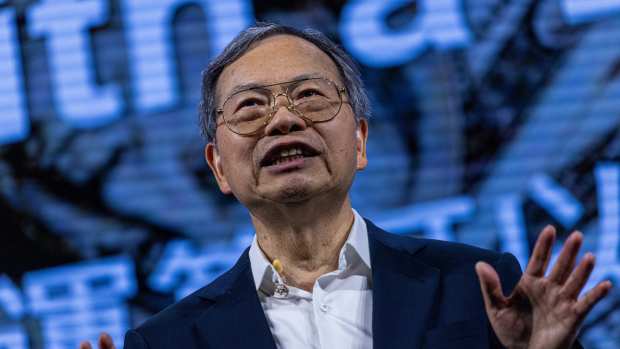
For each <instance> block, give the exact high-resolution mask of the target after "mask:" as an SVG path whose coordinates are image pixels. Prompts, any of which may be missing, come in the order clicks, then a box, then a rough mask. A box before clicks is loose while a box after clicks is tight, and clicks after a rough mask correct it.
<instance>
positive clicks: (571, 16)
mask: <svg viewBox="0 0 620 349" xmlns="http://www.w3.org/2000/svg"><path fill="white" fill-rule="evenodd" d="M562 10H563V11H564V15H565V16H566V19H567V20H568V22H569V23H572V24H580V23H584V22H591V21H595V20H598V19H600V18H602V17H608V16H613V15H617V14H618V13H620V0H563V1H562Z"/></svg>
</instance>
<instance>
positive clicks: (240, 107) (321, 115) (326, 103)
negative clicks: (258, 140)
mask: <svg viewBox="0 0 620 349" xmlns="http://www.w3.org/2000/svg"><path fill="white" fill-rule="evenodd" d="M287 90H288V96H289V98H290V100H291V102H292V104H293V107H294V111H295V112H297V113H298V114H300V115H301V116H303V117H304V118H306V119H309V120H312V121H313V122H323V121H328V120H331V119H332V118H333V117H334V116H336V114H338V112H339V111H340V107H341V105H342V99H341V96H340V92H339V91H338V88H337V87H336V86H335V85H334V84H332V83H331V82H329V81H328V80H325V79H322V78H316V79H307V80H301V81H297V82H293V83H291V84H290V85H289V87H288V89H287ZM272 98H273V94H272V92H271V91H270V90H268V89H266V88H253V89H249V90H245V91H240V92H237V93H235V94H233V95H232V96H230V98H228V99H227V100H226V102H224V105H223V106H222V109H223V116H224V121H225V122H226V125H227V126H228V128H230V130H231V131H233V132H236V133H238V134H242V135H249V134H252V133H254V132H256V131H258V130H259V129H260V128H261V127H263V126H265V124H266V123H267V118H268V117H269V115H270V113H271V112H272V105H273V103H274V101H272V100H271V99H272Z"/></svg>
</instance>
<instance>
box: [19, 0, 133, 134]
mask: <svg viewBox="0 0 620 349" xmlns="http://www.w3.org/2000/svg"><path fill="white" fill-rule="evenodd" d="M107 6H108V5H107V3H105V2H104V1H102V0H83V1H77V0H45V1H42V2H41V3H40V4H37V5H35V6H33V7H32V8H30V9H29V10H28V32H29V33H30V35H32V36H34V37H46V39H47V40H46V43H47V49H48V54H49V57H50V61H49V62H50V70H51V72H50V73H51V76H52V83H53V87H54V99H55V103H56V107H57V108H58V112H59V113H60V117H61V118H62V119H64V120H66V121H67V122H69V123H71V124H73V125H74V126H77V127H95V126H99V125H101V124H103V123H106V122H109V121H110V120H111V119H113V118H117V117H119V116H120V111H121V108H122V99H121V94H120V90H119V88H118V86H116V85H110V84H108V85H106V86H103V87H97V86H95V81H94V80H95V79H94V75H95V74H94V65H93V59H92V55H91V52H90V49H89V37H88V35H89V34H88V31H87V28H88V27H89V26H95V25H99V24H102V23H103V22H104V21H105V20H106V18H107V17H108V12H107V10H108V9H107Z"/></svg>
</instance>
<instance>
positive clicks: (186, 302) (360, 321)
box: [83, 24, 611, 349]
mask: <svg viewBox="0 0 620 349" xmlns="http://www.w3.org/2000/svg"><path fill="white" fill-rule="evenodd" d="M203 98H204V100H203V103H202V111H203V116H202V124H203V128H204V132H205V133H206V135H207V137H208V139H209V142H208V144H207V146H206V148H205V156H206V160H207V162H208V164H209V167H210V168H211V170H212V172H213V175H214V176H215V178H216V179H217V183H218V185H219V187H220V189H221V191H222V192H223V193H225V194H232V195H234V196H235V197H236V198H237V199H238V200H239V201H240V202H241V203H242V204H243V205H244V206H245V207H247V209H248V211H249V213H250V217H251V219H252V223H253V225H254V229H255V232H256V236H255V239H254V241H253V242H252V245H251V246H250V247H249V249H248V250H246V251H245V252H244V253H243V255H242V256H241V257H240V259H239V261H238V262H237V263H236V265H235V266H234V267H233V268H232V269H230V270H229V271H228V272H226V273H225V274H224V275H222V276H221V277H220V278H218V279H217V280H215V281H214V282H213V283H211V284H210V285H207V286H206V287H204V288H202V289H200V290H198V291H197V292H195V293H194V294H192V295H190V296H188V297H187V298H185V299H183V300H181V301H180V302H179V303H177V304H175V305H172V306H171V307H169V308H167V309H165V310H164V311H162V312H161V313H159V314H157V315H156V316H154V317H153V318H151V319H150V320H148V321H147V322H146V323H144V324H143V325H141V326H140V327H138V328H137V329H135V330H131V331H129V332H128V333H127V335H126V339H125V348H127V349H134V348H152V349H159V348H161V349H163V348H183V349H190V348H272V349H275V348H372V347H375V348H423V347H428V348H496V347H508V348H570V347H572V346H579V344H578V343H576V342H575V338H576V336H577V333H578V329H579V327H580V324H581V323H582V321H583V319H584V317H585V316H586V314H588V312H589V311H590V309H591V308H592V307H593V306H594V305H595V304H596V303H597V302H598V301H599V300H600V299H602V298H603V297H604V296H605V295H606V294H607V292H608V291H609V289H610V288H611V283H610V282H609V281H604V282H602V283H600V284H598V285H597V286H596V287H594V288H593V289H592V290H590V291H589V292H587V293H585V295H583V296H582V297H579V295H580V292H581V290H582V288H583V287H584V285H585V283H586V281H587V279H588V277H589V275H590V273H591V271H592V269H593V267H594V257H593V256H592V255H590V254H586V255H585V256H584V257H583V258H582V260H581V261H580V262H579V263H578V264H577V263H576V256H577V253H578V250H579V247H580V244H581V242H582V236H581V234H580V233H573V234H572V235H571V236H570V237H569V238H568V240H567V241H566V243H565V246H564V248H563V250H562V252H561V254H560V256H559V258H558V259H557V262H556V263H555V265H554V266H553V267H552V268H551V270H550V272H549V273H547V274H546V270H547V266H548V263H549V259H550V254H551V252H550V251H551V246H552V244H553V241H554V236H555V232H554V229H553V228H552V227H547V228H545V229H544V230H543V232H542V233H541V235H540V237H539V239H538V241H537V243H536V246H535V248H534V251H533V255H532V258H531V261H530V263H529V264H528V266H527V269H526V271H525V273H524V274H523V275H522V276H521V273H520V271H519V267H518V264H517V262H516V260H515V258H514V257H513V256H512V255H510V254H498V253H495V252H492V251H486V250H482V249H478V248H474V247H470V246H465V245H461V244H454V243H447V242H441V241H432V240H426V239H418V238H411V237H403V236H396V235H392V234H389V233H386V232H384V231H382V230H381V229H380V228H378V227H376V226H375V225H373V223H372V222H370V221H368V220H365V219H363V218H362V217H360V216H359V214H358V213H357V212H356V211H355V210H354V209H352V207H351V202H350V199H349V189H350V187H351V184H352V182H353V178H354V176H355V173H356V172H357V171H358V170H362V169H364V168H365V167H366V164H367V161H368V160H367V158H366V140H367V136H368V123H367V121H366V117H367V110H368V98H367V97H366V95H365V92H364V89H363V87H362V83H361V80H360V77H359V74H358V71H357V70H356V68H355V66H354V64H353V63H352V61H351V59H350V58H349V57H348V56H347V55H346V54H345V53H344V52H343V51H342V50H340V49H339V48H338V47H337V46H335V45H334V44H333V43H332V42H330V41H329V40H328V39H326V38H325V37H324V36H323V35H321V34H320V33H317V32H315V31H309V30H306V31H299V30H296V29H293V28H289V27H283V26H278V25H271V24H269V25H259V26H256V27H252V28H249V29H247V30H246V31H244V32H242V33H241V34H240V35H239V36H238V37H237V38H236V39H235V40H233V42H232V43H231V44H230V45H229V46H228V47H227V48H226V49H225V50H224V52H223V53H222V54H221V55H220V56H219V57H218V58H216V59H215V60H214V61H213V62H212V63H211V65H210V66H209V68H208V69H207V71H206V73H205V75H204V81H203ZM576 264H577V265H576ZM575 265H576V266H575ZM500 279H501V283H500ZM504 294H510V296H505V295H504ZM99 345H100V347H103V348H105V347H108V348H110V347H112V343H111V341H110V340H109V337H106V336H104V337H102V339H101V340H100V344H99ZM89 346H90V345H89V344H87V343H84V344H83V347H84V348H87V347H89Z"/></svg>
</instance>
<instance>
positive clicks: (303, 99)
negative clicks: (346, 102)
mask: <svg viewBox="0 0 620 349" xmlns="http://www.w3.org/2000/svg"><path fill="white" fill-rule="evenodd" d="M289 95H290V97H291V100H292V102H293V105H294V106H295V109H296V110H297V111H298V112H300V113H301V114H303V115H304V116H305V117H306V118H308V119H310V120H312V121H314V122H322V121H327V120H330V119H332V118H333V117H334V116H336V114H338V112H339V111H340V106H341V104H342V100H341V98H340V93H339V92H338V89H337V88H336V86H334V84H332V83H330V82H329V81H327V80H325V79H309V80H304V81H302V82H300V83H298V84H296V85H293V86H291V89H290V90H289Z"/></svg>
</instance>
